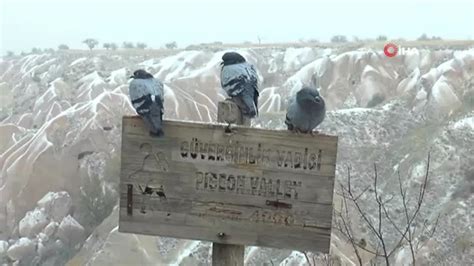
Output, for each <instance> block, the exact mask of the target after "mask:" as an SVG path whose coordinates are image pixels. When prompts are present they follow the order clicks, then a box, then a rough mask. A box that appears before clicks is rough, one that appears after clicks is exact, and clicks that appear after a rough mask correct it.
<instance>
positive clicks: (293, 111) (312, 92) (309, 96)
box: [285, 87, 326, 133]
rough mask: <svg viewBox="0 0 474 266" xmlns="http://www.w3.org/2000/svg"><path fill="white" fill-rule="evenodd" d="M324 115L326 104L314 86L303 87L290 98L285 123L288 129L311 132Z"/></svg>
mask: <svg viewBox="0 0 474 266" xmlns="http://www.w3.org/2000/svg"><path fill="white" fill-rule="evenodd" d="M325 116H326V104H325V103H324V99H323V97H321V95H319V92H318V90H317V89H315V88H311V87H303V88H302V89H301V90H300V91H298V93H296V97H294V98H293V99H291V100H290V104H289V106H288V111H287V113H286V120H285V124H286V125H287V126H288V130H291V131H294V132H301V133H312V132H313V129H314V128H316V127H317V126H318V125H319V124H321V122H323V120H324V117H325Z"/></svg>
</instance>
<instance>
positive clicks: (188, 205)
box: [119, 117, 337, 253]
mask: <svg viewBox="0 0 474 266" xmlns="http://www.w3.org/2000/svg"><path fill="white" fill-rule="evenodd" d="M226 128H227V125H224V124H202V123H190V122H181V121H165V122H164V133H165V136H164V137H162V138H156V137H151V136H149V133H148V131H147V130H146V129H145V127H144V125H143V122H142V120H141V118H139V117H124V118H123V132H122V169H121V177H120V218H119V219H120V220H119V231H120V232H128V233H138V234H146V235H159V236H168V237H176V238H187V239H197V240H207V241H212V242H217V243H225V244H238V245H253V246H267V247H275V248H286V249H295V250H313V251H320V252H326V253H327V252H329V245H330V235H331V220H332V196H333V187H334V175H335V165H336V151H337V137H336V136H327V135H315V136H311V135H302V134H295V133H291V132H289V131H286V130H266V129H256V128H247V127H239V126H235V127H232V128H231V131H230V132H229V130H226Z"/></svg>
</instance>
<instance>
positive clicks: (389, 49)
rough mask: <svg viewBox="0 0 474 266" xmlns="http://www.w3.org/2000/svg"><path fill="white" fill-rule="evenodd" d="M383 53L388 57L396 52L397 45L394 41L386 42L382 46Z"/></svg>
mask: <svg viewBox="0 0 474 266" xmlns="http://www.w3.org/2000/svg"><path fill="white" fill-rule="evenodd" d="M383 53H384V54H385V55H386V56H388V57H394V56H396V55H397V53H398V47H397V46H396V45H395V44H394V43H387V44H386V45H385V46H384V47H383Z"/></svg>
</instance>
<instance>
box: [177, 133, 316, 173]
mask: <svg viewBox="0 0 474 266" xmlns="http://www.w3.org/2000/svg"><path fill="white" fill-rule="evenodd" d="M180 152H181V153H180V155H181V159H184V160H197V161H214V162H222V163H234V164H250V165H263V166H266V167H278V168H289V169H299V170H310V171H319V170H320V169H321V158H322V150H321V149H316V150H310V149H308V148H304V149H302V150H285V149H280V148H275V147H265V146H264V145H263V144H261V143H258V144H257V145H254V146H251V145H248V144H245V143H240V142H238V141H236V142H235V143H232V144H220V143H211V142H203V141H200V140H198V139H197V138H193V139H192V140H191V141H182V142H181V151H180Z"/></svg>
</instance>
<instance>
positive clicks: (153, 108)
mask: <svg viewBox="0 0 474 266" xmlns="http://www.w3.org/2000/svg"><path fill="white" fill-rule="evenodd" d="M130 78H132V79H133V80H132V81H131V82H130V86H129V94H130V100H131V101H132V105H133V107H134V108H135V110H136V111H137V113H138V114H139V115H140V116H141V117H142V118H143V121H144V122H145V124H146V126H147V127H148V128H149V130H150V135H152V136H162V135H163V129H162V126H161V123H162V120H163V103H164V93H163V83H161V81H159V80H158V79H155V78H154V77H153V75H152V74H150V73H148V72H146V71H145V70H143V69H139V70H137V71H135V72H133V75H132V76H131V77H130Z"/></svg>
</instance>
